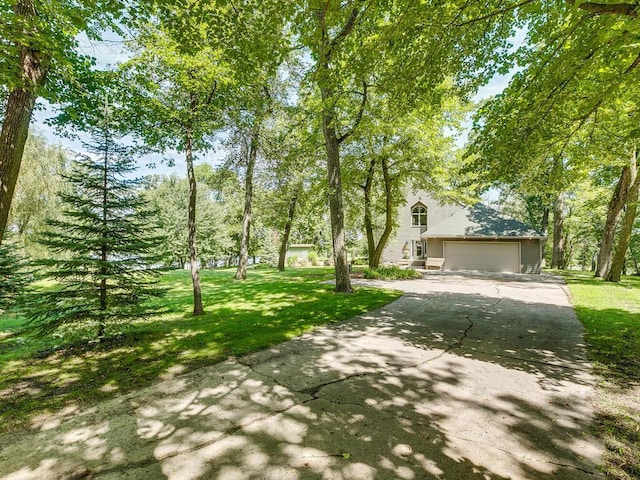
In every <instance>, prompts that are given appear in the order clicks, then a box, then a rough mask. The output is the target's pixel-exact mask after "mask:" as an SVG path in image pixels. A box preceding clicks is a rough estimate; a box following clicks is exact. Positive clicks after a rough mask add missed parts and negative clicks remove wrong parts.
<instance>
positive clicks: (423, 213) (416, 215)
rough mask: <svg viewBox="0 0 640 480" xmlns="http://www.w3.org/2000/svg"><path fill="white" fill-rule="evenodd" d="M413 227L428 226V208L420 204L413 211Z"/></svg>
mask: <svg viewBox="0 0 640 480" xmlns="http://www.w3.org/2000/svg"><path fill="white" fill-rule="evenodd" d="M411 225H413V226H414V227H426V226H427V207H425V206H424V205H420V204H418V205H415V206H414V207H413V208H412V209H411Z"/></svg>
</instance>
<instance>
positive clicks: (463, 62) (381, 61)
mask: <svg viewBox="0 0 640 480" xmlns="http://www.w3.org/2000/svg"><path fill="white" fill-rule="evenodd" d="M519 7H521V9H526V8H529V5H528V2H513V3H512V4H511V3H510V4H509V5H507V6H505V5H504V2H493V1H491V2H488V4H487V2H485V4H482V5H480V4H478V3H477V2H466V3H464V4H460V3H458V2H445V3H444V4H443V2H435V1H425V2H412V3H410V4H409V5H407V4H405V3H397V2H384V1H383V2H378V1H367V0H351V1H342V2H337V1H332V0H329V1H319V0H307V1H306V2H304V3H303V4H302V5H301V6H300V8H299V11H298V15H297V17H296V20H295V22H294V23H295V27H296V28H297V32H298V33H299V39H300V42H301V43H302V44H303V45H304V46H305V47H306V48H307V49H308V51H309V53H310V57H311V60H312V66H311V69H310V72H311V73H310V79H309V82H310V83H311V84H312V85H313V86H314V87H315V89H316V91H317V94H318V96H319V99H318V101H317V109H316V112H317V118H318V121H319V124H320V125H321V127H322V131H323V135H324V149H325V155H326V166H327V183H328V197H329V207H330V214H331V215H330V216H331V226H332V232H333V246H334V258H335V273H336V290H337V291H340V292H349V291H351V285H350V280H349V275H348V265H347V255H346V246H345V228H344V208H343V191H342V171H341V148H344V145H345V142H346V141H347V140H349V139H350V137H351V136H352V135H353V134H354V132H356V131H357V130H358V128H359V124H360V122H361V120H362V118H364V117H365V112H366V110H367V103H368V102H367V101H368V98H369V94H370V91H373V90H374V89H375V90H376V91H377V92H378V94H379V95H381V96H382V95H387V96H388V98H389V99H390V104H391V106H392V108H395V109H396V110H397V111H399V112H405V111H406V109H407V108H410V107H413V106H414V105H416V104H419V103H425V102H426V103H427V104H429V105H431V106H435V105H438V104H439V103H440V102H441V99H442V96H443V93H444V92H443V91H442V90H440V89H439V87H440V86H441V85H442V83H443V82H444V80H445V79H447V78H448V77H453V78H454V81H453V84H454V85H455V87H456V89H457V90H458V91H459V92H461V93H462V92H463V93H465V94H466V93H469V92H472V91H474V89H475V88H476V87H477V86H478V85H481V84H482V83H483V82H485V81H487V80H488V78H490V77H491V76H492V74H493V73H494V72H495V70H496V69H497V67H498V65H501V64H502V63H503V60H504V57H505V55H506V48H505V47H507V46H508V38H509V36H510V34H511V33H512V28H513V26H514V25H516V24H517V22H518V21H520V20H518V19H519V18H520V12H519V10H520V8H519ZM493 10H495V13H491V12H492V11H493ZM487 11H488V12H489V14H487ZM427 18H428V19H429V21H428V22H425V21H422V20H423V19H427ZM408 78H411V79H415V81H412V82H407V81H406V79H408Z"/></svg>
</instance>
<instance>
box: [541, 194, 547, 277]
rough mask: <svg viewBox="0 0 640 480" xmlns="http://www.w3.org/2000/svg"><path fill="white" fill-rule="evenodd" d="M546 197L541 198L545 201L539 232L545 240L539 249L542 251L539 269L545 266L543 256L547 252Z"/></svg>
mask: <svg viewBox="0 0 640 480" xmlns="http://www.w3.org/2000/svg"><path fill="white" fill-rule="evenodd" d="M547 197H548V196H547V195H545V196H544V197H543V199H544V200H543V201H545V205H544V206H543V207H542V221H541V222H540V230H541V231H542V235H544V236H545V239H544V240H543V241H542V246H541V247H540V248H541V249H542V259H541V265H540V266H541V267H544V266H545V265H546V260H545V256H546V250H547V238H546V237H548V235H549V205H547V204H546V201H547V200H548V198H547Z"/></svg>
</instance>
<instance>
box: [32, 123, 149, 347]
mask: <svg viewBox="0 0 640 480" xmlns="http://www.w3.org/2000/svg"><path fill="white" fill-rule="evenodd" d="M92 138H93V142H92V143H91V144H89V145H86V146H85V148H87V150H88V152H89V154H88V155H84V156H79V157H78V158H77V159H75V160H74V162H73V165H72V168H71V170H70V172H69V173H68V174H67V175H66V180H67V181H68V182H69V183H70V185H71V186H72V189H71V190H70V191H69V192H68V193H63V194H62V196H61V197H62V202H63V205H64V207H65V208H64V210H63V212H62V213H63V217H62V218H61V219H59V220H51V221H50V222H49V227H50V229H49V230H48V231H46V232H44V233H43V236H42V239H41V242H42V244H43V245H44V246H46V247H47V248H49V249H50V251H52V252H54V253H55V254H58V255H59V258H48V259H43V260H40V261H38V262H37V264H36V265H38V266H39V267H41V268H44V269H45V277H46V278H50V279H52V280H56V281H57V282H58V284H59V286H58V287H57V288H55V289H53V290H52V291H49V292H46V293H44V294H41V295H39V296H38V298H37V299H36V300H34V301H33V304H32V305H30V310H31V312H30V317H31V322H32V323H35V324H37V325H38V326H39V327H40V328H41V329H42V330H44V331H52V330H54V329H58V328H61V327H63V326H69V327H70V328H81V329H95V337H96V338H98V339H101V338H103V337H104V336H105V335H106V333H107V328H108V327H110V326H113V325H122V324H126V323H127V322H128V321H130V320H131V319H134V318H140V317H141V316H145V315H147V314H148V313H149V312H150V311H151V309H152V308H153V307H152V306H150V305H149V304H148V303H146V302H147V301H148V300H149V299H150V298H151V297H153V296H157V295H159V294H160V293H161V292H160V290H159V289H158V288H156V287H155V285H154V284H155V279H156V276H157V270H156V269H155V268H154V267H153V265H154V264H156V263H157V262H158V257H156V256H155V252H157V250H158V244H159V243H160V241H161V237H160V236H158V235H157V234H156V233H154V226H153V224H152V223H151V222H150V219H153V217H154V214H153V212H152V211H150V209H149V208H148V204H147V202H146V201H145V200H144V199H143V198H142V196H141V194H140V192H139V191H138V187H139V186H140V183H141V181H140V180H139V179H129V178H128V177H129V176H130V175H131V173H132V172H133V170H134V159H133V158H132V157H131V155H130V153H129V149H127V148H126V147H122V146H120V145H118V144H117V143H116V139H115V138H114V136H113V133H112V131H111V129H110V126H109V124H108V120H107V119H106V113H105V121H104V123H103V126H102V129H101V131H99V132H93V134H92Z"/></svg>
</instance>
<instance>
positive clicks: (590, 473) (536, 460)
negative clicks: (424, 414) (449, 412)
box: [438, 426, 606, 478]
mask: <svg viewBox="0 0 640 480" xmlns="http://www.w3.org/2000/svg"><path fill="white" fill-rule="evenodd" d="M438 429H439V430H440V431H441V432H443V433H446V434H447V435H448V436H450V437H451V438H455V439H457V440H462V441H463V442H469V443H473V444H478V445H484V446H485V447H490V448H493V449H495V450H498V451H499V452H502V453H505V454H507V455H509V456H510V457H513V458H516V459H519V460H520V459H522V460H529V461H533V462H537V463H548V464H549V465H555V466H557V467H563V468H572V469H574V470H578V471H580V472H583V473H586V474H588V475H593V476H597V477H603V478H604V477H606V475H604V474H601V473H600V472H597V471H592V470H587V469H585V468H581V467H578V466H577V465H570V464H565V463H558V462H553V461H551V460H546V459H543V460H539V459H536V458H533V457H529V456H527V455H516V454H515V453H513V452H512V451H510V450H506V449H504V448H500V447H498V446H496V445H493V444H492V443H488V442H483V441H481V440H473V439H470V438H466V437H461V436H459V435H456V434H454V433H452V432H451V430H449V429H447V428H444V427H442V426H438Z"/></svg>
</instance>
